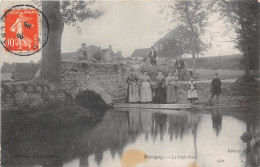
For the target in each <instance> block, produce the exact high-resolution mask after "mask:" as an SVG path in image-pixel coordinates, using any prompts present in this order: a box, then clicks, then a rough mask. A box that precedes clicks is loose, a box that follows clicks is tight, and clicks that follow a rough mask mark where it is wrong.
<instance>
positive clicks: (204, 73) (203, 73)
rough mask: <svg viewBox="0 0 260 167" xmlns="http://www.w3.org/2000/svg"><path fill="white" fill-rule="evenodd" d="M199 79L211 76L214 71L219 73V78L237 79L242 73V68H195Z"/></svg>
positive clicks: (207, 78) (206, 78)
mask: <svg viewBox="0 0 260 167" xmlns="http://www.w3.org/2000/svg"><path fill="white" fill-rule="evenodd" d="M197 72H198V73H199V80H209V79H212V78H213V75H214V74H215V73H218V74H219V78H220V79H238V78H241V77H242V76H243V75H244V71H243V70H207V69H197Z"/></svg>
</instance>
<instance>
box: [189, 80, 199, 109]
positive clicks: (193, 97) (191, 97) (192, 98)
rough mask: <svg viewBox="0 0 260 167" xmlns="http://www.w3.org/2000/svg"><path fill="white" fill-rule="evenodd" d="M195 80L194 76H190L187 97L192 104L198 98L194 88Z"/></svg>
mask: <svg viewBox="0 0 260 167" xmlns="http://www.w3.org/2000/svg"><path fill="white" fill-rule="evenodd" d="M195 86H196V82H195V81H194V77H193V76H191V77H190V89H189V90H188V97H187V99H188V100H190V102H191V104H194V101H195V100H197V99H198V94H197V91H196V89H195Z"/></svg>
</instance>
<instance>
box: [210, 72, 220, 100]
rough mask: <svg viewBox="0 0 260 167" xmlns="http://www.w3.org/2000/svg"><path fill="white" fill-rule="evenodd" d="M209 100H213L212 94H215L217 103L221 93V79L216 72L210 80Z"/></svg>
mask: <svg viewBox="0 0 260 167" xmlns="http://www.w3.org/2000/svg"><path fill="white" fill-rule="evenodd" d="M210 92H211V93H212V94H211V98H210V100H211V102H212V101H213V98H214V96H215V95H216V103H218V98H219V95H220V94H221V81H220V79H219V77H218V73H215V74H214V78H213V79H212V81H211V91H210Z"/></svg>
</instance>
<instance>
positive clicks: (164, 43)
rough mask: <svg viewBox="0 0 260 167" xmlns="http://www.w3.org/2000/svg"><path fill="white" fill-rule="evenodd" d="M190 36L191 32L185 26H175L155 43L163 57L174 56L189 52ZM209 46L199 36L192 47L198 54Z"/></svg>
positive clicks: (190, 49)
mask: <svg viewBox="0 0 260 167" xmlns="http://www.w3.org/2000/svg"><path fill="white" fill-rule="evenodd" d="M191 36H192V34H191V33H190V31H189V29H187V28H186V27H185V26H182V25H181V26H178V27H176V28H175V29H173V30H171V31H170V32H169V33H168V34H167V35H165V36H164V37H162V38H161V39H159V40H158V41H157V42H156V44H155V45H156V46H157V48H158V53H159V55H160V56H161V57H165V58H176V57H178V56H182V55H185V54H191V53H192V47H191V42H190V39H191ZM209 46H210V45H209V44H208V45H207V44H205V43H204V42H203V41H202V40H201V39H200V38H197V41H196V45H195V46H194V47H195V48H194V49H195V50H196V54H199V53H202V52H203V51H205V50H206V49H207V48H208V47H209Z"/></svg>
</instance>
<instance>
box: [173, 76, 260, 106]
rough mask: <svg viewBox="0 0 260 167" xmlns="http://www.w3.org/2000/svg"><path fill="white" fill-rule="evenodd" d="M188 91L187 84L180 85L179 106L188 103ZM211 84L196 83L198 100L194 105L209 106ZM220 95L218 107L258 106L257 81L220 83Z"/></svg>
mask: <svg viewBox="0 0 260 167" xmlns="http://www.w3.org/2000/svg"><path fill="white" fill-rule="evenodd" d="M188 89H189V84H188V83H181V86H180V89H179V90H180V101H179V102H178V103H179V104H185V103H189V101H188V100H187V92H188ZM210 89H211V82H198V84H197V93H198V96H199V99H198V100H197V101H196V102H195V105H199V104H200V105H203V106H204V107H207V106H210V103H209V100H210V97H211V92H210ZM221 89H222V93H221V95H220V97H219V105H222V106H231V105H238V106H239V105H241V106H250V107H254V108H256V109H257V107H258V106H259V81H257V80H255V81H253V82H247V83H246V82H242V83H241V82H239V81H236V82H222V86H221Z"/></svg>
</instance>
